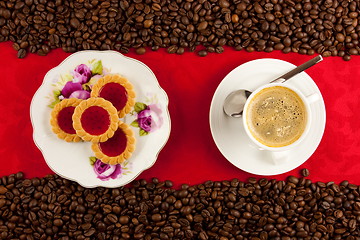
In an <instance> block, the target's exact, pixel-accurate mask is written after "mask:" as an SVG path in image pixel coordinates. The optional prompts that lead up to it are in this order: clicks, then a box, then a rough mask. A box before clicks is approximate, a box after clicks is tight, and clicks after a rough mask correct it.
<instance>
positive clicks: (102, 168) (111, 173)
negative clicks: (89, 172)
mask: <svg viewBox="0 0 360 240" xmlns="http://www.w3.org/2000/svg"><path fill="white" fill-rule="evenodd" d="M94 171H95V173H96V175H97V177H98V178H99V179H100V180H102V181H108V180H109V179H116V178H118V177H120V175H121V173H122V169H121V165H120V164H117V165H110V164H106V163H103V162H102V161H100V160H99V159H97V160H96V162H95V164H94Z"/></svg>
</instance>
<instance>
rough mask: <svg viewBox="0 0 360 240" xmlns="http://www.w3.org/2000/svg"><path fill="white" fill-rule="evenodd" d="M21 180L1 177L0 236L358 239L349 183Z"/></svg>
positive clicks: (354, 190)
mask: <svg viewBox="0 0 360 240" xmlns="http://www.w3.org/2000/svg"><path fill="white" fill-rule="evenodd" d="M22 178H23V176H22V174H13V175H10V176H7V177H3V178H1V182H0V186H1V187H2V189H4V188H6V189H7V190H6V192H5V193H4V194H0V214H1V216H2V218H1V219H0V233H1V234H0V237H1V238H5V239H7V238H8V236H12V238H19V239H25V237H24V234H25V235H31V236H33V237H34V238H39V239H40V236H42V235H43V234H45V235H47V236H51V237H52V238H54V239H64V238H63V237H64V236H73V237H76V236H77V237H76V238H79V239H85V238H91V239H92V238H97V239H107V238H109V237H110V235H111V236H121V237H122V238H124V239H143V238H145V239H158V238H160V239H172V238H175V236H177V237H179V238H190V239H238V238H239V236H247V237H249V238H251V239H268V238H272V239H278V238H279V237H280V236H282V235H280V234H284V236H283V237H282V238H283V239H289V238H290V236H292V238H305V239H307V238H309V237H310V236H311V237H313V238H315V239H316V238H318V239H320V238H321V237H324V238H329V239H330V238H331V239H332V236H333V235H334V234H336V236H337V237H336V238H335V239H347V238H349V239H355V238H353V237H357V236H358V235H359V233H360V232H359V228H358V224H357V222H358V221H357V216H358V211H359V210H360V201H359V199H358V196H359V192H358V191H359V186H357V185H355V184H352V183H349V182H348V181H343V182H341V183H340V185H337V184H335V183H333V182H328V183H323V182H317V183H312V182H311V180H309V179H304V178H300V179H299V178H296V177H294V176H289V177H288V179H287V180H286V181H276V180H268V179H267V178H261V179H259V180H257V179H256V178H250V179H249V180H248V181H247V182H246V183H244V182H241V181H239V180H238V179H232V180H231V181H222V182H213V181H206V182H205V183H203V184H198V185H193V186H190V185H188V184H183V185H181V187H180V189H179V190H175V189H170V188H164V187H166V182H160V181H159V179H157V178H156V179H152V181H151V182H147V181H145V180H139V181H134V182H133V186H132V187H121V188H116V189H106V188H94V189H85V188H83V187H81V186H79V185H78V184H76V183H75V182H69V181H67V180H65V179H61V178H60V177H58V176H56V175H49V176H47V177H45V178H42V179H38V178H37V179H32V180H27V179H25V180H22ZM4 183H5V185H4ZM34 185H36V187H34ZM167 185H168V186H170V185H172V183H171V184H170V183H169V182H168V183H167ZM5 186H6V187H5ZM46 187H47V188H48V189H47V188H46ZM170 187H171V186H170ZM30 188H31V189H33V190H32V191H31V193H29V194H28V193H26V191H27V189H30ZM53 199H56V201H54V200H53ZM20 208H21V209H24V210H23V211H21V212H17V213H16V215H14V214H13V213H12V212H14V211H16V209H20ZM30 209H31V210H30ZM4 223H5V224H4ZM255 229H256V230H255ZM280 229H281V230H280ZM280 231H281V232H280ZM4 232H5V233H6V234H4ZM147 234H148V235H147ZM80 236H81V237H80ZM146 236H148V237H146ZM287 237H289V238H287ZM240 239H241V238H240ZM290 239H291V238H290Z"/></svg>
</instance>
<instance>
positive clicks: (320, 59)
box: [270, 55, 323, 83]
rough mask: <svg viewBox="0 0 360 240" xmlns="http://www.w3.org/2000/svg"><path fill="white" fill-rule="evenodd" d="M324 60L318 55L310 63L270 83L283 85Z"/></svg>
mask: <svg viewBox="0 0 360 240" xmlns="http://www.w3.org/2000/svg"><path fill="white" fill-rule="evenodd" d="M322 60H323V58H322V56H321V55H318V56H316V57H314V58H312V59H310V60H309V61H307V62H305V63H303V64H301V65H300V66H298V67H296V68H294V69H293V70H291V71H290V72H288V73H285V74H284V75H282V76H281V77H278V78H277V79H275V80H273V81H271V82H270V83H282V82H285V81H287V80H288V79H290V78H292V77H293V76H295V75H296V74H298V73H301V72H302V71H305V70H306V69H308V68H309V67H311V66H314V65H315V64H317V63H318V62H321V61H322Z"/></svg>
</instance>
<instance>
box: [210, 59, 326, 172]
mask: <svg viewBox="0 0 360 240" xmlns="http://www.w3.org/2000/svg"><path fill="white" fill-rule="evenodd" d="M294 67H295V66H294V65H293V64H291V63H288V62H285V61H282V60H277V59H258V60H254V61H250V62H247V63H245V64H242V65H240V66H238V67H237V68H235V69H234V70H232V71H231V72H230V73H229V74H228V75H227V76H226V77H225V78H224V79H223V80H222V82H221V83H220V84H219V86H218V88H217V89H216V91H215V94H214V96H213V99H212V102H211V107H210V128H211V133H212V136H213V138H214V141H215V143H216V145H217V147H218V148H219V150H220V152H221V153H222V154H223V156H224V157H225V158H226V159H227V160H228V161H229V162H231V163H232V164H233V165H235V166H236V167H238V168H240V169H242V170H244V171H246V172H249V173H252V174H257V175H267V176H268V175H276V174H281V173H285V172H288V171H290V170H292V169H295V168H296V167H298V166H300V165H301V164H303V163H304V162H305V161H306V160H307V159H308V158H309V157H310V156H311V155H312V154H313V153H314V152H315V150H316V148H317V147H318V145H319V143H320V141H321V138H322V136H323V133H324V130H325V120H326V113H325V104H324V100H323V98H322V96H321V93H320V90H319V89H318V87H317V86H316V84H315V82H314V81H313V80H312V79H311V77H310V76H309V75H308V74H306V73H305V72H302V73H300V74H298V75H297V76H294V77H293V78H292V79H290V80H288V82H287V84H288V85H290V86H293V87H295V88H297V89H299V90H300V91H301V92H302V93H303V94H304V95H305V96H308V95H311V94H313V93H317V94H318V95H319V96H320V100H318V101H316V102H314V103H312V104H311V112H312V114H313V121H312V123H311V126H310V131H309V134H308V135H307V136H306V138H305V139H304V141H302V143H301V144H300V145H298V146H297V147H295V148H293V149H292V150H289V151H287V152H286V153H284V154H287V155H288V160H287V161H284V162H281V163H280V164H275V163H274V161H273V160H272V157H271V154H270V153H269V152H267V151H261V150H259V149H258V148H257V147H256V146H255V145H254V144H253V143H252V142H251V140H250V139H249V137H248V136H247V135H246V133H245V130H244V126H243V123H242V119H241V118H232V117H228V116H227V115H225V113H224V112H223V102H224V100H225V98H226V96H227V95H228V94H229V93H230V92H232V91H234V90H236V89H248V90H250V91H254V90H255V89H256V88H258V87H259V86H261V85H263V84H265V83H268V82H270V81H271V80H273V79H276V78H277V77H279V76H281V75H282V74H284V73H286V72H288V71H289V70H292V69H293V68H294Z"/></svg>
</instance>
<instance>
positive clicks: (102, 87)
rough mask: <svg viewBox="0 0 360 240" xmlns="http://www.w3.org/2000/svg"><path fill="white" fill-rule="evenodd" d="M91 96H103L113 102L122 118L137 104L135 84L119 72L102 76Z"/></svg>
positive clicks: (93, 88)
mask: <svg viewBox="0 0 360 240" xmlns="http://www.w3.org/2000/svg"><path fill="white" fill-rule="evenodd" d="M91 97H101V98H104V99H106V100H108V101H109V102H111V103H112V104H113V105H114V107H115V108H116V109H117V111H118V115H119V117H120V118H122V117H124V116H125V115H126V114H127V113H129V112H130V111H131V109H132V107H133V106H134V105H135V91H134V87H133V85H132V84H131V83H130V82H129V81H128V80H127V79H126V78H124V77H122V76H120V75H119V74H109V75H106V76H104V77H102V78H100V79H99V80H98V81H97V82H96V83H95V84H94V86H93V87H92V90H91Z"/></svg>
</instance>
